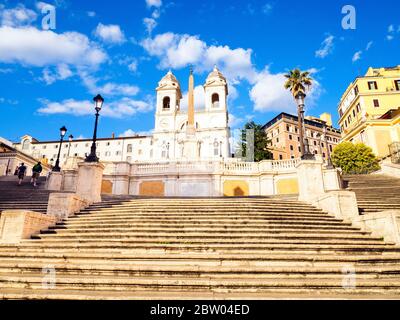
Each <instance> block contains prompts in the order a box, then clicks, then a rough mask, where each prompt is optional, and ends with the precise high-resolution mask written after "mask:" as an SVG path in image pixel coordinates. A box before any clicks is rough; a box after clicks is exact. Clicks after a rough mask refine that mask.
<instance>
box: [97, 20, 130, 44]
mask: <svg viewBox="0 0 400 320" xmlns="http://www.w3.org/2000/svg"><path fill="white" fill-rule="evenodd" d="M94 34H95V35H96V36H97V37H98V38H100V39H101V40H102V41H104V42H106V43H112V44H121V43H123V42H125V41H126V39H125V35H124V33H123V32H122V30H121V28H120V26H119V25H115V24H109V25H104V24H102V23H99V24H98V25H97V28H96V30H95V32H94Z"/></svg>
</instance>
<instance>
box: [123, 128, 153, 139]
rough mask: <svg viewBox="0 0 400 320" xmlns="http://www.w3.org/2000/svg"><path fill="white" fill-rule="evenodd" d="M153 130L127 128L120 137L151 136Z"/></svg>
mask: <svg viewBox="0 0 400 320" xmlns="http://www.w3.org/2000/svg"><path fill="white" fill-rule="evenodd" d="M152 134H153V132H152V131H139V132H136V131H133V130H132V129H128V130H125V131H124V132H123V133H121V134H120V135H119V136H118V137H120V138H125V137H136V136H150V135H152Z"/></svg>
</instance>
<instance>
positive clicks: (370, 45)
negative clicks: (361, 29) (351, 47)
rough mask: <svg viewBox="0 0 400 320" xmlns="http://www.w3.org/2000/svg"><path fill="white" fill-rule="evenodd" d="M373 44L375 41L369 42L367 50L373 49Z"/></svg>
mask: <svg viewBox="0 0 400 320" xmlns="http://www.w3.org/2000/svg"><path fill="white" fill-rule="evenodd" d="M373 44H374V42H373V41H370V42H368V44H367V47H366V48H365V50H366V51H368V50H369V49H371V47H372V46H373Z"/></svg>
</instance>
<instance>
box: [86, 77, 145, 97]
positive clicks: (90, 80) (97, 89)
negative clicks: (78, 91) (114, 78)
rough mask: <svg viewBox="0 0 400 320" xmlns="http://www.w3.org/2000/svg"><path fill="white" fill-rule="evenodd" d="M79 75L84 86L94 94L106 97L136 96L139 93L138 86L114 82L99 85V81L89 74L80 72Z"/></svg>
mask: <svg viewBox="0 0 400 320" xmlns="http://www.w3.org/2000/svg"><path fill="white" fill-rule="evenodd" d="M79 75H80V77H81V79H82V82H83V85H84V86H85V87H86V88H87V89H88V90H89V92H90V93H92V94H98V93H100V94H101V95H105V96H121V95H124V96H135V95H136V94H137V93H138V92H139V88H138V87H137V86H133V85H129V84H117V83H114V82H108V83H106V84H103V85H98V84H97V83H98V81H99V79H97V78H94V77H93V76H91V75H89V74H88V73H87V72H84V71H79Z"/></svg>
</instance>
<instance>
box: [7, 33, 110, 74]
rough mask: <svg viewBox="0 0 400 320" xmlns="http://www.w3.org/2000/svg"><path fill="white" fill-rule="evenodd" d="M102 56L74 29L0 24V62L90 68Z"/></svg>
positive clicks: (99, 60) (101, 58)
mask: <svg viewBox="0 0 400 320" xmlns="http://www.w3.org/2000/svg"><path fill="white" fill-rule="evenodd" d="M106 59H107V54H106V53H105V52H104V51H103V50H102V49H101V48H100V47H98V46H97V45H96V44H95V43H93V42H91V41H90V40H89V39H88V37H86V36H85V35H83V34H81V33H78V32H65V33H61V34H57V33H55V32H53V31H50V30H48V31H44V30H38V29H36V28H33V27H27V28H13V27H6V26H4V27H0V62H4V63H21V64H23V65H30V66H36V67H43V66H47V65H53V66H55V65H59V64H72V65H76V66H91V67H94V66H98V65H99V64H101V63H103V62H104V61H105V60H106Z"/></svg>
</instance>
